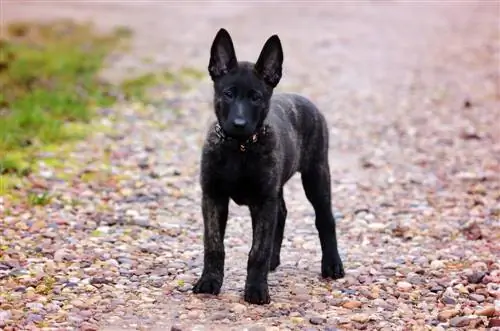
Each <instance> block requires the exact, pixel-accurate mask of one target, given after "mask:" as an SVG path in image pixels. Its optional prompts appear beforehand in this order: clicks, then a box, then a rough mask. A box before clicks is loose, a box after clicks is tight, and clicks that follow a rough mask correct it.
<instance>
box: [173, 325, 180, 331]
mask: <svg viewBox="0 0 500 331" xmlns="http://www.w3.org/2000/svg"><path fill="white" fill-rule="evenodd" d="M170 331H182V328H181V327H180V326H177V325H172V327H171V328H170Z"/></svg>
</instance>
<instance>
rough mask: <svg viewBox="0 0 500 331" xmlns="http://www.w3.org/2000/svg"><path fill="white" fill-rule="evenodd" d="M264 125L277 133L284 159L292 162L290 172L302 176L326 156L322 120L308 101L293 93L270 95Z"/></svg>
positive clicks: (321, 115) (325, 126)
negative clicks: (266, 124) (267, 113)
mask: <svg viewBox="0 0 500 331" xmlns="http://www.w3.org/2000/svg"><path fill="white" fill-rule="evenodd" d="M267 122H268V125H270V126H271V127H272V128H273V130H275V131H276V132H277V133H279V136H280V138H281V140H282V141H281V144H280V145H281V146H282V148H283V153H284V157H285V158H287V159H290V158H292V159H294V161H295V162H293V163H294V166H292V168H293V169H290V170H291V171H292V172H296V171H299V172H303V171H305V170H307V168H308V167H309V165H310V163H311V162H319V161H323V158H324V157H325V155H327V154H328V128H327V125H326V121H325V117H324V116H323V114H322V113H321V112H320V111H319V110H318V108H317V107H316V106H315V105H314V104H313V103H312V102H311V101H310V100H309V99H307V98H305V97H303V96H301V95H299V94H296V93H276V94H274V95H273V96H272V98H271V105H270V111H269V115H268V118H267Z"/></svg>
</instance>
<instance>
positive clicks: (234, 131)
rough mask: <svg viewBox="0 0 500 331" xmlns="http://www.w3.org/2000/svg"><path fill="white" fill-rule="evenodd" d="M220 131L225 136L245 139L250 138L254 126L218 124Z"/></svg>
mask: <svg viewBox="0 0 500 331" xmlns="http://www.w3.org/2000/svg"><path fill="white" fill-rule="evenodd" d="M220 128H221V131H222V133H223V135H224V136H225V137H227V138H231V139H235V140H238V141H246V140H248V139H249V138H251V137H252V136H253V135H254V134H255V132H254V129H255V128H251V127H246V128H235V127H234V126H232V125H228V126H226V125H220Z"/></svg>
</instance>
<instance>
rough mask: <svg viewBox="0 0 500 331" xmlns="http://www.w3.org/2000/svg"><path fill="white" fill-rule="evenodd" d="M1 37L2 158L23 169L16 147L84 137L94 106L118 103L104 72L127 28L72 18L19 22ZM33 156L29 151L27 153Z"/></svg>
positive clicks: (14, 169) (11, 169)
mask: <svg viewBox="0 0 500 331" xmlns="http://www.w3.org/2000/svg"><path fill="white" fill-rule="evenodd" d="M5 31H7V33H6V34H5V36H3V39H1V40H0V54H1V55H0V164H2V169H3V170H2V172H3V173H17V174H19V169H22V166H21V164H22V163H23V162H17V163H16V162H13V161H12V160H13V158H12V156H11V154H12V153H15V152H19V151H23V152H26V151H28V150H29V153H28V152H26V153H27V154H31V153H32V152H33V151H34V150H37V149H40V148H41V147H42V146H44V145H47V144H55V143H59V142H63V141H64V142H66V141H69V140H74V139H80V138H82V137H83V136H85V134H86V133H87V131H88V130H85V129H84V125H83V124H85V123H88V122H89V121H90V119H91V118H92V116H93V115H94V114H93V109H95V108H96V107H104V106H108V105H110V104H112V103H113V102H114V101H115V99H114V97H112V95H113V93H112V92H113V87H112V86H111V85H109V84H106V83H104V82H102V81H101V80H100V79H99V78H98V72H99V70H100V69H101V67H102V66H103V64H104V61H105V58H106V56H107V54H108V53H109V52H111V51H113V50H114V49H115V48H116V47H117V46H118V45H119V43H120V41H121V40H122V39H123V38H124V37H125V36H129V32H127V31H128V30H127V29H117V30H116V31H115V33H114V34H97V33H96V32H95V31H94V29H93V28H92V26H91V25H90V24H76V23H73V22H71V21H66V20H62V21H56V22H51V23H31V22H16V23H11V24H9V25H7V28H6V29H5ZM27 158H29V157H26V158H25V159H27Z"/></svg>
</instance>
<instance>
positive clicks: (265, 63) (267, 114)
mask: <svg viewBox="0 0 500 331" xmlns="http://www.w3.org/2000/svg"><path fill="white" fill-rule="evenodd" d="M282 64H283V50H282V47H281V42H280V39H279V38H278V36H277V35H273V36H271V37H270V38H269V39H268V40H267V41H266V43H265V44H264V47H263V49H262V51H261V53H260V55H259V58H258V60H257V62H256V63H255V64H253V63H249V62H238V61H237V60H236V54H235V51H234V47H233V42H232V40H231V37H230V36H229V33H228V32H227V31H226V30H225V29H220V30H219V32H218V33H217V35H216V37H215V39H214V41H213V44H212V47H211V51H210V63H209V66H208V71H209V73H210V76H211V78H212V80H213V83H214V92H215V94H214V108H215V114H216V117H217V121H215V122H214V123H213V125H212V126H211V128H210V130H209V132H208V134H207V137H206V141H205V144H204V146H203V152H202V157H201V176H200V182H201V187H202V190H203V198H202V213H203V221H204V237H203V239H204V267H203V274H202V275H201V278H200V279H199V280H198V282H197V283H196V284H195V286H194V288H193V292H194V293H211V294H218V293H219V292H220V288H221V286H222V280H223V277H224V232H225V229H226V223H227V216H228V204H229V199H232V200H233V201H234V202H236V203H237V204H238V205H247V206H249V209H250V214H251V217H252V229H253V241H252V248H251V250H250V254H249V258H248V266H247V279H246V284H245V295H244V297H245V301H247V302H249V303H254V304H266V303H269V302H270V297H269V291H268V285H267V276H268V272H269V270H271V271H272V270H275V269H276V267H277V266H278V265H279V264H280V249H281V242H282V240H283V231H284V228H285V219H286V214H287V210H286V206H285V201H284V200H283V185H284V184H285V183H286V182H287V181H288V180H289V179H290V178H291V177H292V175H293V174H294V173H296V172H300V173H301V177H302V184H303V187H304V190H305V193H306V196H307V198H308V200H309V201H310V202H311V204H312V206H313V207H314V211H315V214H316V228H317V230H318V232H319V239H320V242H321V249H322V253H323V257H322V262H321V274H322V276H323V277H325V278H327V277H330V278H333V279H337V278H342V277H343V276H344V268H343V266H342V261H341V259H340V256H339V253H338V250H337V239H336V234H335V220H334V218H333V214H332V210H331V197H330V196H331V192H330V169H329V164H328V128H327V125H326V122H325V119H324V117H323V115H322V114H321V113H320V112H319V111H318V109H317V108H316V107H315V106H314V105H313V104H312V103H311V102H310V101H309V100H307V99H306V98H304V97H302V96H299V95H296V94H274V95H273V89H274V88H275V87H276V85H277V84H278V82H279V81H280V79H281V73H282Z"/></svg>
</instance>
